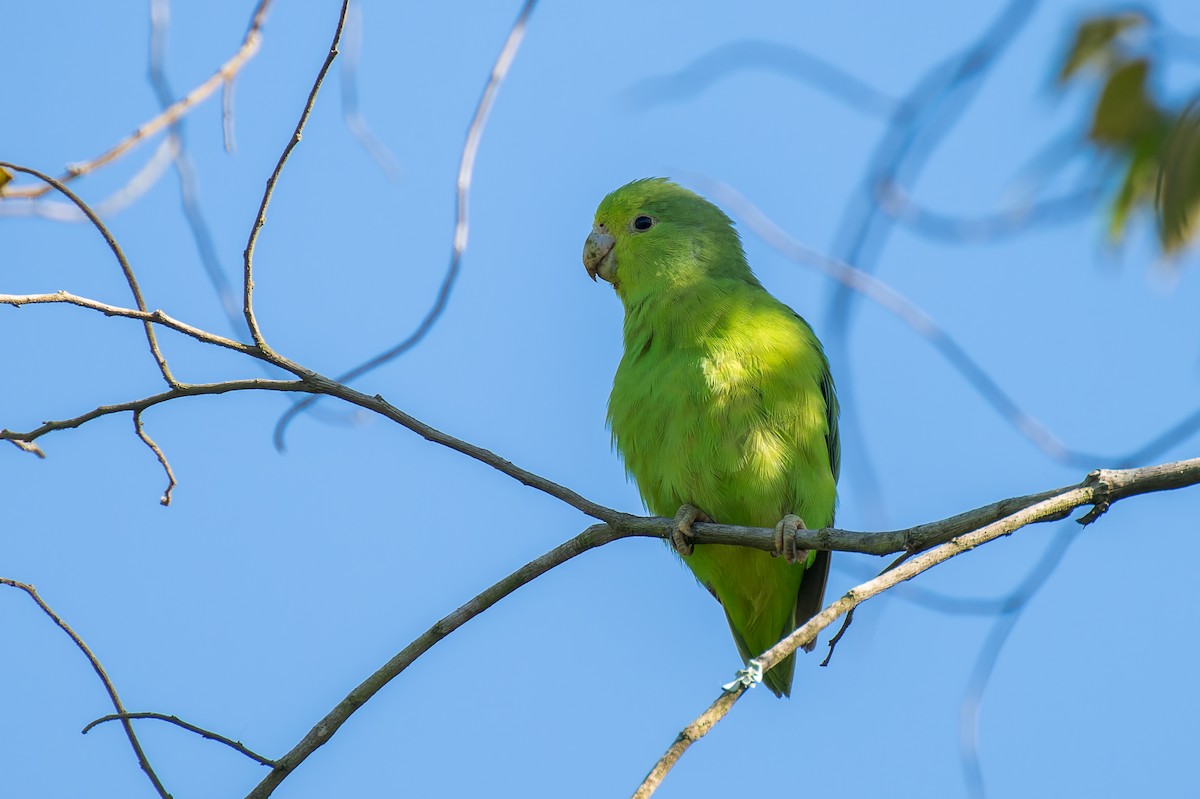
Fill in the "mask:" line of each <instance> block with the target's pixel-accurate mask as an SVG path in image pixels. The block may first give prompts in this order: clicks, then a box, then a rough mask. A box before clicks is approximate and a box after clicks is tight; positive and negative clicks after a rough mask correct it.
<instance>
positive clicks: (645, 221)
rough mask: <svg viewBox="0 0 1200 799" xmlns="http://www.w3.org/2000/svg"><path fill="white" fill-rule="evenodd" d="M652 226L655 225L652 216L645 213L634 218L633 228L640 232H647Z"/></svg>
mask: <svg viewBox="0 0 1200 799" xmlns="http://www.w3.org/2000/svg"><path fill="white" fill-rule="evenodd" d="M652 227H654V219H653V218H652V217H649V216H645V215H643V216H639V217H637V218H636V219H634V220H633V229H634V230H635V231H637V232H638V233H645V232H646V231H647V230H649V229H650V228H652Z"/></svg>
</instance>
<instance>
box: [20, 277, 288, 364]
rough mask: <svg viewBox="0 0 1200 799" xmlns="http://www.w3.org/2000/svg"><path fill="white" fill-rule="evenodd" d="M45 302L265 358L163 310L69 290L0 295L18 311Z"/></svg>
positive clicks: (248, 347)
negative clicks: (128, 305)
mask: <svg viewBox="0 0 1200 799" xmlns="http://www.w3.org/2000/svg"><path fill="white" fill-rule="evenodd" d="M47 303H67V304H70V305H78V306H79V307H80V308H89V309H91V310H93V311H99V312H100V313H102V314H104V315H105V316H123V317H126V318H128V319H140V320H142V321H144V322H152V323H154V324H156V325H162V326H163V327H168V328H170V329H171V330H175V331H178V332H180V333H183V334H184V335H185V336H191V337H192V338H194V339H196V340H197V341H199V342H202V343H204V344H213V345H216V346H218V347H224V348H225V349H229V350H233V351H234V352H240V353H242V354H243V355H249V356H251V357H254V358H263V357H264V356H263V354H262V353H261V352H260V351H259V350H258V348H257V347H255V346H254V345H252V344H243V343H242V342H240V341H234V340H233V339H231V338H225V337H224V336H218V335H216V334H215V333H209V332H208V331H207V330H201V329H200V328H198V327H193V326H192V325H189V324H186V323H184V322H180V321H179V320H177V319H173V318H171V317H170V316H167V315H166V314H165V313H163V312H162V311H139V310H136V309H134V308H122V307H121V306H119V305H109V304H108V303H106V302H99V301H98V300H93V299H90V298H88V297H80V296H79V295H77V294H71V293H70V292H68V291H57V292H55V293H53V294H0V305H11V306H13V307H14V308H20V307H21V306H22V305H44V304H47Z"/></svg>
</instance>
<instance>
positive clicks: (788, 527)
mask: <svg viewBox="0 0 1200 799" xmlns="http://www.w3.org/2000/svg"><path fill="white" fill-rule="evenodd" d="M807 529H808V528H807V527H805V526H804V520H803V519H801V518H800V517H799V516H797V515H796V514H794V513H789V514H788V515H787V516H784V517H783V518H782V519H780V520H779V524H777V525H775V551H774V552H772V553H771V557H774V558H777V557H779V556H780V555H783V559H784V560H786V561H787V562H788V563H803V562H804V561H806V560H808V550H807V549H798V548H797V547H796V531H797V530H807Z"/></svg>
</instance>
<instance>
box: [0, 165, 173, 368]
mask: <svg viewBox="0 0 1200 799" xmlns="http://www.w3.org/2000/svg"><path fill="white" fill-rule="evenodd" d="M0 167H5V168H8V169H11V170H14V171H16V172H24V173H25V174H27V175H33V176H34V177H36V178H38V179H39V180H42V181H45V182H46V183H47V184H48V185H50V186H53V187H54V188H55V189H56V190H57V191H58V192H60V193H61V194H62V195H64V196H65V197H66V198H67V199H69V200H70V201H71V202H73V203H75V205H76V207H78V208H79V210H80V211H82V212H83V213H84V214H85V215H86V216H87V218H88V220H90V221H91V223H92V225H93V226H94V227H95V228H96V230H98V231H100V235H101V236H103V237H104V241H105V242H107V244H108V248H109V249H110V250H112V253H113V255H114V256H116V258H117V263H118V264H119V265H120V266H121V272H122V273H123V274H124V275H125V282H126V284H128V286H129V290H130V292H132V294H133V301H134V303H136V304H137V307H138V310H139V311H143V312H144V311H146V301H145V299H143V298H142V289H141V287H139V286H138V281H137V277H136V276H135V275H134V274H133V267H132V266H130V265H129V260H128V259H126V257H125V253H124V251H122V250H121V245H119V244H117V240H116V239H115V238H113V234H112V233H110V232H109V230H108V227H107V226H106V225H105V224H104V223H103V222H102V221H100V217H98V216H96V212H95V211H93V210H92V209H91V208H90V207H89V206H88V204H87V203H85V202H84V201H83V200H82V199H80V198H79V196H78V195H76V194H75V192H73V191H71V190H70V189H69V188H67V187H66V186H65V185H63V183H62V182H61V181H59V180H55V179H54V178H52V177H50V176H49V175H47V174H45V173H43V172H39V171H37V170H36V169H31V168H29V167H27V166H20V165H18V164H13V163H9V162H7V161H0ZM143 326H144V327H145V330H146V341H147V342H148V343H149V345H150V354H151V355H152V356H153V357H154V361H155V363H157V364H158V370H159V371H160V372H162V376H163V380H165V381H166V383H167V385H168V386H174V385H176V384H177V381H176V380H175V378H174V376H172V375H171V369H170V367H168V366H167V359H166V356H164V355H163V353H162V350H161V349H159V346H158V339H157V337H156V336H155V335H154V325H152V324H151V323H150V322H149V321H146V322H143Z"/></svg>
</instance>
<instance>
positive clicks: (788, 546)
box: [676, 513, 808, 563]
mask: <svg viewBox="0 0 1200 799" xmlns="http://www.w3.org/2000/svg"><path fill="white" fill-rule="evenodd" d="M676 518H679V517H676ZM807 529H808V528H807V527H805V526H804V520H803V519H801V518H800V517H799V516H797V515H796V514H794V513H789V514H788V515H787V516H784V517H783V518H782V519H780V520H779V524H777V525H775V551H774V552H772V553H771V557H775V558H777V557H779V556H780V555H783V559H784V560H786V561H787V562H788V563H803V562H804V561H806V560H808V550H807V549H798V548H797V547H796V531H797V530H807Z"/></svg>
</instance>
